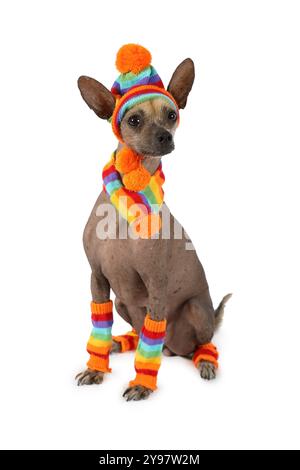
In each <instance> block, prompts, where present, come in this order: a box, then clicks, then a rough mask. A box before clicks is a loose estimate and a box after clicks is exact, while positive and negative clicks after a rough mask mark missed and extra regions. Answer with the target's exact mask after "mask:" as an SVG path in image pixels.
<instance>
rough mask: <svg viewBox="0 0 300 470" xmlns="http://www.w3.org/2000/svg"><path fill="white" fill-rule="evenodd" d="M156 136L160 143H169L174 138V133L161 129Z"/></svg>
mask: <svg viewBox="0 0 300 470" xmlns="http://www.w3.org/2000/svg"><path fill="white" fill-rule="evenodd" d="M156 137H157V140H158V142H159V143H160V144H169V143H171V142H172V140H173V137H172V134H171V133H170V132H168V131H159V132H157V134H156Z"/></svg>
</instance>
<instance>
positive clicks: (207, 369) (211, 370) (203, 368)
mask: <svg viewBox="0 0 300 470" xmlns="http://www.w3.org/2000/svg"><path fill="white" fill-rule="evenodd" d="M198 369H199V372H200V376H201V377H202V379H204V380H213V379H215V378H216V375H217V369H216V366H215V365H214V364H212V363H211V362H208V361H200V362H199V364H198Z"/></svg>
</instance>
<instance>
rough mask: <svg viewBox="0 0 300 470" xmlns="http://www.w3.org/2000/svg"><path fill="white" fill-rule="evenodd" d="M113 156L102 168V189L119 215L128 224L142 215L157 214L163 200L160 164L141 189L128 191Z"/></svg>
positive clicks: (162, 177) (162, 180)
mask: <svg viewBox="0 0 300 470" xmlns="http://www.w3.org/2000/svg"><path fill="white" fill-rule="evenodd" d="M114 158H115V153H114V154H113V155H112V158H111V160H110V162H109V163H108V164H107V165H105V167H104V168H103V173H102V177H103V189H104V191H105V192H106V193H107V194H108V196H109V198H110V201H111V203H112V204H113V206H114V207H115V208H116V209H117V211H118V212H119V213H120V214H121V216H122V217H123V218H124V219H125V220H127V222H128V223H129V224H132V223H133V222H135V221H137V220H138V219H140V218H141V217H143V216H151V214H159V211H160V208H161V206H162V204H163V200H164V191H163V188H162V185H163V183H164V181H165V176H164V174H163V171H162V165H161V164H160V165H159V167H158V169H157V170H156V172H155V173H154V174H153V175H152V176H151V178H150V182H149V184H148V185H147V186H146V187H145V188H144V189H143V190H141V191H130V190H129V189H126V188H125V186H124V184H123V182H122V178H121V175H120V173H119V172H118V171H117V170H116V168H115V164H114ZM137 205H138V206H137Z"/></svg>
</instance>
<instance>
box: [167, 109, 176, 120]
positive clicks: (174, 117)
mask: <svg viewBox="0 0 300 470" xmlns="http://www.w3.org/2000/svg"><path fill="white" fill-rule="evenodd" d="M168 118H169V119H170V121H176V119H177V114H176V113H175V111H170V112H169V114H168Z"/></svg>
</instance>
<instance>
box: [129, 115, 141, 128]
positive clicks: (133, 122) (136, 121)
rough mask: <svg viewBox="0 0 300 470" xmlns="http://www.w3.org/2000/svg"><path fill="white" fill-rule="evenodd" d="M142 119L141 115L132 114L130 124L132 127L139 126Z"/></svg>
mask: <svg viewBox="0 0 300 470" xmlns="http://www.w3.org/2000/svg"><path fill="white" fill-rule="evenodd" d="M140 122H141V120H140V118H139V116H136V115H134V116H130V118H129V119H128V124H129V125H130V126H131V127H137V126H138V125H139V124H140Z"/></svg>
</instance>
